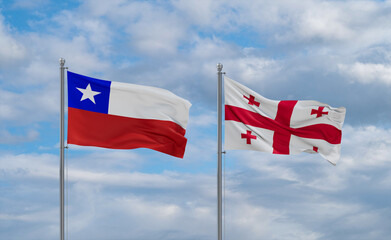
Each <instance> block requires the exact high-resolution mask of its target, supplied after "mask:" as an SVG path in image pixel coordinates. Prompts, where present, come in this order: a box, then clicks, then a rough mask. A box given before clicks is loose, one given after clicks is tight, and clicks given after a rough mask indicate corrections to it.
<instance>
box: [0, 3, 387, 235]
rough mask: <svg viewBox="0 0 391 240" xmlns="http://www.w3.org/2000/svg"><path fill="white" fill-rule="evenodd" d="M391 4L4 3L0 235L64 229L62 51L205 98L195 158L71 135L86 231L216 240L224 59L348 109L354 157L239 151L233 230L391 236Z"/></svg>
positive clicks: (197, 105) (80, 223)
mask: <svg viewBox="0 0 391 240" xmlns="http://www.w3.org/2000/svg"><path fill="white" fill-rule="evenodd" d="M390 52H391V1H389V0H387V1H375V0H372V1H369V0H368V1H353V0H352V1H343V0H329V1H326V0H323V1H321V0H300V1H289V0H278V1H267V0H256V1H243V0H167V1H126V0H110V1H106V0H84V1H83V0H69V1H50V0H34V1H31V0H0V239H8V240H20V239H27V240H46V239H57V238H59V190H58V185H59V177H58V171H59V87H60V84H59V62H58V59H59V58H60V57H63V58H65V59H66V66H67V67H68V68H69V70H71V71H73V72H76V73H79V74H83V75H88V76H91V77H95V78H101V79H107V80H113V81H119V82H129V83H135V84H143V85H148V86H155V87H161V88H165V89H168V90H170V91H172V92H174V93H175V94H177V95H179V96H181V97H183V98H185V99H188V100H189V101H190V102H191V103H192V108H191V111H190V122H189V125H188V128H187V133H186V136H187V138H188V146H187V149H186V154H185V157H184V159H178V158H174V157H170V156H167V155H165V154H162V153H159V152H154V151H152V150H148V149H138V150H107V149H98V148H91V147H77V146H74V145H71V146H69V149H68V150H67V151H66V159H67V169H68V171H67V178H68V181H67V190H66V191H67V196H68V197H67V203H68V208H67V216H68V218H67V223H68V224H67V226H68V227H67V229H68V230H67V233H68V237H69V239H75V240H88V239H96V240H122V239H131V240H150V239H162V240H193V239H194V240H195V239H197V240H203V239H205V240H206V239H216V238H217V229H216V228H217V219H216V198H217V197H216V165H217V163H216V156H217V154H216V146H217V140H216V128H217V125H216V122H217V120H216V118H217V117H216V98H217V96H216V91H217V87H216V85H217V79H216V76H217V75H216V64H217V63H218V62H221V63H222V64H223V65H224V69H223V71H225V72H226V73H227V76H229V77H230V78H232V79H234V80H236V81H239V82H241V83H242V84H244V85H246V86H248V87H249V88H251V89H253V90H255V91H257V92H258V93H260V94H262V95H263V96H265V97H267V98H270V99H281V100H286V99H302V100H318V101H320V102H324V103H328V104H330V105H331V106H333V107H340V106H344V107H346V109H347V115H346V120H345V124H344V127H343V137H342V152H341V159H340V160H339V162H338V164H337V165H336V166H333V165H331V164H330V163H328V162H327V161H326V160H324V159H322V158H321V157H320V156H319V155H317V154H305V153H303V154H299V155H292V156H277V155H268V154H266V153H260V152H251V151H228V152H227V154H226V156H225V158H224V160H225V227H226V228H225V239H227V240H228V239H246V240H253V239H254V240H255V239H257V240H259V239H265V240H273V239H275V240H291V239H300V240H303V239H305V240H315V239H317V240H326V239H343V240H350V239H352V240H353V239H354V240H360V239H365V240H367V239H380V240H382V239H389V236H391V206H390V199H391V147H390V145H391V54H390Z"/></svg>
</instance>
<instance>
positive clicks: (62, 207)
mask: <svg viewBox="0 0 391 240" xmlns="http://www.w3.org/2000/svg"><path fill="white" fill-rule="evenodd" d="M64 64H65V59H64V58H60V85H61V86H60V89H61V90H60V91H61V93H60V104H61V107H60V109H61V110H60V240H64V235H65V234H64V232H65V231H64V102H65V101H64V70H65V67H64Z"/></svg>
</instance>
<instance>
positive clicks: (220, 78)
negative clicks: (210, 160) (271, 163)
mask: <svg viewBox="0 0 391 240" xmlns="http://www.w3.org/2000/svg"><path fill="white" fill-rule="evenodd" d="M221 70H223V64H221V63H218V64H217V80H218V90H217V92H218V95H217V96H218V99H217V122H218V123H217V239H218V240H222V235H223V234H222V233H223V231H222V229H223V228H222V220H223V214H222V171H221V165H222V164H221V162H222V160H221V157H222V154H223V151H222V115H223V113H222V92H223V73H222V72H221Z"/></svg>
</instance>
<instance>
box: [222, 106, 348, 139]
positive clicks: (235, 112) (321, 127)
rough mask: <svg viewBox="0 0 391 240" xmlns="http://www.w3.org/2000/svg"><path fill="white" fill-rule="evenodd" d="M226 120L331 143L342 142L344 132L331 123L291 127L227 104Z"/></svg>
mask: <svg viewBox="0 0 391 240" xmlns="http://www.w3.org/2000/svg"><path fill="white" fill-rule="evenodd" d="M225 120H228V121H235V122H242V123H244V124H246V125H250V126H253V127H258V128H264V129H268V130H272V131H275V132H276V131H278V132H283V133H285V134H288V133H290V134H293V135H295V136H298V137H302V138H311V139H323V140H325V141H327V142H328V143H330V144H340V143H341V139H342V132H341V130H339V129H338V128H336V127H334V126H332V125H329V124H315V125H310V126H306V127H301V128H291V127H290V126H287V125H283V124H282V123H281V122H277V121H276V120H273V119H270V118H267V117H264V116H262V115H260V114H258V113H255V112H251V111H249V110H246V109H243V108H239V107H235V106H230V105H225Z"/></svg>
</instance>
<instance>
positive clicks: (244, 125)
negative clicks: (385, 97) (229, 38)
mask: <svg viewBox="0 0 391 240" xmlns="http://www.w3.org/2000/svg"><path fill="white" fill-rule="evenodd" d="M224 86H225V89H224V91H225V149H226V150H232V149H243V150H255V151H262V152H269V153H273V154H286V155H288V154H297V153H301V152H308V153H319V154H320V155H321V156H322V157H324V158H325V159H327V160H328V161H329V162H330V163H332V164H334V165H335V164H336V163H337V161H338V159H339V158H340V152H341V140H342V125H343V122H344V120H345V113H346V109H345V108H344V107H340V108H333V107H330V106H328V105H327V104H323V103H320V102H318V101H309V100H303V101H297V100H284V101H275V100H270V99H267V98H264V97H262V96H261V95H259V94H258V93H256V92H254V91H252V90H251V89H249V88H247V87H246V86H243V85H242V84H239V83H238V82H235V81H234V80H232V79H229V78H227V77H224Z"/></svg>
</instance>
